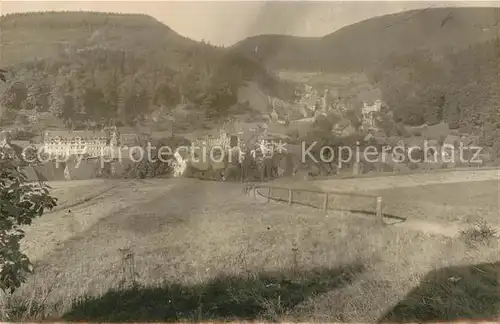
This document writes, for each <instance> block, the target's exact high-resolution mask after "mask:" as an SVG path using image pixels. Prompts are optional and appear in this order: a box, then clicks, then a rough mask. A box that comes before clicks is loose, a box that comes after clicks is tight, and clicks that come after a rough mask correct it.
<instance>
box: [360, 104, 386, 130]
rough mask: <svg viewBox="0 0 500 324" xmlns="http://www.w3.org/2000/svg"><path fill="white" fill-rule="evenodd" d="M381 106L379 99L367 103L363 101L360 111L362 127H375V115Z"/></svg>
mask: <svg viewBox="0 0 500 324" xmlns="http://www.w3.org/2000/svg"><path fill="white" fill-rule="evenodd" d="M381 108H382V101H381V100H375V101H374V102H373V103H371V104H367V103H366V102H363V109H362V111H361V113H362V116H363V127H365V128H366V129H375V128H376V125H375V121H376V117H377V113H378V112H380V109H381Z"/></svg>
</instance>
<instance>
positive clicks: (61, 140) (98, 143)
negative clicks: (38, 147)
mask: <svg viewBox="0 0 500 324" xmlns="http://www.w3.org/2000/svg"><path fill="white" fill-rule="evenodd" d="M107 146H108V138H107V136H106V133H105V132H92V131H60V130H54V131H47V132H45V133H44V136H43V151H44V152H45V153H47V154H49V155H50V156H53V157H56V156H70V155H87V156H90V157H99V156H101V155H102V153H103V152H104V150H105V148H106V147H107Z"/></svg>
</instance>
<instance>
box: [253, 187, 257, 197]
mask: <svg viewBox="0 0 500 324" xmlns="http://www.w3.org/2000/svg"><path fill="white" fill-rule="evenodd" d="M252 189H253V199H257V187H256V186H255V185H254V186H253V188H252Z"/></svg>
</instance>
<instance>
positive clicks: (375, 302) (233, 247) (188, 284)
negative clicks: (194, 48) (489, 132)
mask: <svg viewBox="0 0 500 324" xmlns="http://www.w3.org/2000/svg"><path fill="white" fill-rule="evenodd" d="M359 181H367V180H366V179H359ZM370 181H371V180H370ZM495 183H496V184H497V185H498V182H497V181H491V180H490V181H477V182H474V183H469V182H464V183H451V184H450V183H448V184H446V183H444V184H442V185H436V184H427V185H425V186H412V187H407V188H392V189H391V188H385V189H380V188H379V189H377V190H381V191H380V192H381V193H383V194H384V197H387V198H386V200H387V206H386V208H388V209H390V208H393V209H394V210H396V211H397V212H398V213H399V214H401V215H403V216H405V215H406V216H408V218H409V219H410V218H411V217H416V216H422V215H423V216H425V217H427V218H426V219H427V220H429V219H431V218H432V217H433V215H434V218H439V219H440V220H441V221H447V220H449V221H452V220H455V219H459V220H461V221H463V224H464V225H467V226H471V225H472V223H470V222H469V219H468V218H467V215H468V214H470V213H473V212H474V211H476V214H474V215H476V216H477V219H479V216H485V218H486V220H487V222H493V221H494V217H493V212H494V208H495V206H498V205H495V204H498V187H497V189H496V191H495ZM302 185H304V184H302ZM360 185H361V183H360ZM92 187H93V188H94V190H95V191H94V192H97V193H98V192H104V193H103V194H101V195H99V196H98V197H95V198H94V199H92V200H90V201H87V202H85V203H82V204H80V205H77V206H74V207H72V209H71V213H68V211H67V210H65V209H61V210H59V211H55V212H53V213H49V214H47V215H44V216H43V217H42V218H41V219H39V220H37V221H36V222H35V223H34V224H33V226H32V228H31V229H30V230H29V231H28V236H27V238H26V244H25V251H26V253H27V254H28V255H29V256H30V257H31V258H32V259H33V261H34V262H35V272H36V273H35V274H34V275H33V276H32V277H31V278H29V280H28V282H27V283H26V284H25V285H24V286H23V287H22V288H21V289H20V290H19V291H18V292H16V293H15V294H14V295H13V296H11V297H8V298H4V299H3V308H2V309H3V311H2V314H3V317H4V318H3V319H4V320H6V319H9V320H16V319H17V320H41V319H48V320H70V321H77V320H86V321H153V320H156V321H158V320H161V321H180V320H274V321H277V320H280V321H284V320H289V321H295V320H300V321H356V322H367V321H370V322H373V321H405V320H407V321H418V320H435V321H439V320H451V319H455V320H457V319H464V318H468V319H472V318H483V319H484V318H496V317H497V316H498V314H499V313H500V312H499V309H498V307H497V305H499V304H498V302H499V297H500V296H499V291H498V282H497V281H498V264H497V262H498V243H497V240H496V239H495V238H493V237H489V238H485V239H478V240H477V242H475V243H476V244H475V245H471V244H469V243H470V242H467V241H466V240H464V238H463V235H459V233H457V235H456V236H446V235H439V234H435V233H430V232H428V231H426V230H425V228H421V227H412V226H401V225H398V224H395V225H392V226H381V225H380V223H378V222H377V220H375V219H374V218H373V217H370V216H369V215H362V214H360V213H356V212H351V211H349V210H347V209H342V210H341V209H339V210H331V211H329V212H328V213H325V212H324V211H321V210H316V209H313V208H310V207H306V206H300V205H293V206H292V207H290V206H288V205H287V204H285V203H278V202H271V203H269V204H267V203H266V202H265V201H263V200H262V199H257V200H254V199H253V198H252V197H251V196H246V195H245V194H244V192H243V187H242V185H241V184H231V183H217V182H208V181H199V180H194V179H168V180H165V179H164V180H147V181H115V182H113V181H111V182H109V181H103V182H102V183H100V184H99V185H96V184H95V183H94V184H93V186H92ZM346 187H347V186H346ZM58 188H61V187H58ZM82 188H83V186H79V187H74V188H67V190H60V189H59V191H56V190H58V189H57V188H56V189H54V192H55V193H57V196H59V197H60V198H61V200H64V201H75V200H76V198H75V196H79V197H81V196H83V195H84V194H82V193H81V191H82V190H84V191H85V190H87V191H91V190H90V189H89V187H88V188H87V189H82ZM106 188H108V189H109V188H111V189H109V190H108V191H104V190H103V189H106ZM78 190H80V191H78ZM86 194H89V195H92V192H87V193H86ZM391 199H393V200H392V201H391ZM441 201H442V202H444V203H446V204H448V205H449V206H451V208H453V209H451V210H449V211H448V210H446V209H440V210H439V212H436V210H434V209H433V208H435V207H434V205H436V204H438V203H439V202H441ZM426 204H428V206H430V207H423V209H422V210H421V213H419V214H418V215H417V214H416V213H415V208H416V206H426ZM465 206H467V208H466V207H465ZM485 206H486V207H485ZM484 208H489V209H491V210H490V214H488V213H485V212H484V210H485V209H484ZM497 210H498V209H497ZM433 213H434V214H433ZM461 213H462V214H463V215H461ZM470 221H472V220H470ZM75 223H76V224H77V226H74V225H75ZM71 224H73V225H71ZM49 229H50V230H49ZM492 235H493V234H492ZM7 316H8V317H7Z"/></svg>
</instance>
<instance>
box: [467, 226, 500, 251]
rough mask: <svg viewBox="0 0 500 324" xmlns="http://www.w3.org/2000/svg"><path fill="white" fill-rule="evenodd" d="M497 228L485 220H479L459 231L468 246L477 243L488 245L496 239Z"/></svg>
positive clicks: (477, 244)
mask: <svg viewBox="0 0 500 324" xmlns="http://www.w3.org/2000/svg"><path fill="white" fill-rule="evenodd" d="M497 234H498V230H496V229H494V228H493V227H492V226H491V225H489V224H488V223H487V222H486V221H485V220H480V221H477V222H475V223H474V224H472V226H470V227H468V228H466V229H465V230H461V231H460V237H461V238H462V239H463V241H464V242H465V243H466V244H467V245H468V246H469V247H473V248H474V247H477V246H479V245H486V246H490V245H491V244H492V243H493V242H494V240H496V239H497Z"/></svg>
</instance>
